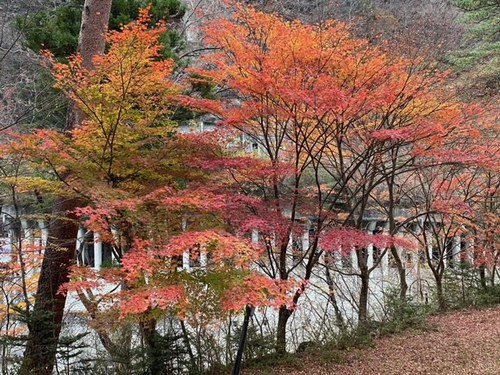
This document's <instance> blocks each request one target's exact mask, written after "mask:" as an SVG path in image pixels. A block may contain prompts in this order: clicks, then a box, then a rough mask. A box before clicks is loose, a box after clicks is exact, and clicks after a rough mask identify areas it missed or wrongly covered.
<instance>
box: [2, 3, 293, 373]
mask: <svg viewBox="0 0 500 375" xmlns="http://www.w3.org/2000/svg"><path fill="white" fill-rule="evenodd" d="M149 22H150V18H149V14H148V12H147V11H143V12H141V17H140V18H139V20H138V21H137V22H136V23H132V24H130V25H127V26H125V27H124V29H123V31H121V32H112V33H110V34H109V36H108V38H107V41H108V42H109V45H110V47H109V50H108V51H107V52H106V53H105V54H104V55H102V56H96V57H94V58H93V61H92V66H91V67H88V66H86V65H85V63H84V60H83V59H82V58H81V56H80V55H76V56H73V57H71V58H69V63H68V64H67V65H66V64H60V63H56V62H55V61H54V60H53V58H52V57H51V56H50V55H49V59H51V61H52V64H53V66H52V68H53V72H54V75H55V77H56V80H57V85H58V87H59V88H60V89H61V90H62V91H63V92H64V93H65V94H66V95H67V96H68V97H69V98H70V99H71V100H72V101H73V102H74V103H75V105H76V106H77V107H78V108H79V109H81V111H82V114H83V115H84V117H82V118H83V121H82V122H81V123H80V125H79V126H78V127H76V128H74V129H73V130H72V131H71V132H70V135H71V136H70V137H67V136H66V135H63V134H60V133H58V132H56V131H49V130H39V131H38V132H35V133H34V134H32V135H17V136H14V135H13V139H12V141H11V143H10V145H9V147H10V149H11V152H15V153H17V152H23V153H25V154H26V155H29V157H30V160H31V162H32V163H33V166H34V167H36V168H37V169H38V170H44V171H46V173H49V177H50V176H51V177H52V181H53V184H52V185H51V187H50V188H49V189H45V193H47V194H49V193H52V194H59V195H60V194H64V196H65V198H66V199H69V200H73V201H74V200H76V201H77V202H78V207H75V208H74V209H73V210H72V211H71V212H72V214H73V215H75V216H76V217H78V218H79V219H80V220H81V221H83V222H84V223H85V226H86V227H87V228H89V229H91V230H93V231H94V232H98V233H99V234H100V236H101V239H102V241H106V242H107V243H110V244H112V246H113V253H114V258H115V261H116V262H117V263H118V265H119V267H117V268H113V269H103V270H102V271H101V272H96V271H94V270H92V269H89V268H88V267H72V268H71V279H72V281H71V282H66V283H65V284H64V288H63V289H61V287H60V288H59V295H60V294H62V293H63V292H68V291H70V292H76V293H77V294H78V296H79V297H80V299H81V301H82V303H83V305H84V306H85V308H86V309H87V311H88V313H89V315H90V318H91V320H92V324H93V326H94V327H96V331H97V333H98V336H99V338H100V340H101V343H102V344H103V346H104V347H105V348H106V349H107V350H108V351H109V352H110V354H112V355H113V354H114V353H113V351H115V349H117V348H118V347H119V344H120V343H118V342H116V341H113V339H112V335H110V330H112V329H113V327H116V325H117V324H116V320H117V319H123V320H124V324H125V323H127V322H128V323H136V324H138V325H139V327H140V331H141V334H142V337H143V339H144V342H145V343H146V348H147V353H148V367H149V369H150V371H151V372H152V373H165V371H167V369H166V367H165V366H164V365H163V362H162V361H163V360H162V357H161V352H162V350H161V348H160V347H159V345H160V343H161V338H162V337H161V335H160V333H159V332H158V331H157V329H156V324H157V321H158V319H159V318H160V317H161V316H164V315H167V316H179V317H181V318H183V319H188V320H189V319H194V321H196V320H198V319H199V318H196V317H197V316H198V317H199V316H200V314H203V316H204V317H206V319H205V320H204V321H205V323H206V322H207V321H208V320H209V319H216V318H217V316H218V315H219V316H222V315H224V312H225V311H239V310H240V309H241V308H242V307H244V306H246V305H252V306H259V305H261V304H264V305H268V304H279V305H281V304H283V303H284V302H283V301H284V299H285V298H286V290H287V289H286V285H285V283H280V282H275V281H274V280H271V279H268V278H265V277H262V276H261V275H259V274H256V273H255V272H253V271H251V270H250V269H249V263H250V261H251V260H257V259H258V258H259V257H260V251H259V250H258V248H256V247H255V246H253V245H252V244H251V243H250V240H249V239H245V238H240V237H239V236H238V233H235V232H233V230H231V229H230V228H231V227H230V226H229V224H230V222H229V218H230V217H231V214H230V213H232V212H235V211H240V212H241V211H242V208H240V207H243V206H244V205H245V200H244V199H242V198H241V197H240V194H239V192H237V193H235V192H234V191H232V190H228V189H226V187H225V186H224V184H221V181H224V180H227V179H228V177H227V175H226V174H227V172H226V170H225V169H224V168H220V167H217V165H216V164H215V165H211V166H210V165H209V164H204V163H201V164H200V161H202V160H207V161H211V160H218V161H219V162H220V161H221V160H224V158H225V157H226V156H227V155H229V154H230V148H229V146H228V145H227V144H226V142H227V140H228V139H229V138H228V136H227V135H225V134H219V133H218V132H214V133H212V134H205V135H195V134H194V135H180V134H177V135H176V134H175V131H176V127H177V123H176V122H175V121H172V119H171V116H172V114H173V113H174V111H175V109H176V108H177V106H179V105H180V104H181V99H182V98H181V96H180V92H181V89H182V88H181V86H180V85H178V84H176V83H175V82H174V81H173V78H172V74H173V70H174V66H175V63H174V61H173V60H172V59H167V60H163V59H161V49H162V47H161V44H160V42H159V39H160V36H161V35H162V34H163V33H164V32H165V27H164V25H163V24H159V25H158V26H157V27H156V28H154V29H151V30H150V29H148V25H149ZM186 253H187V254H188V255H187V256H188V258H189V259H190V262H198V263H199V267H200V269H199V270H196V269H195V270H193V272H191V273H188V272H185V271H184V270H183V268H182V259H183V258H184V257H186ZM179 261H180V262H181V263H180V264H179ZM71 263H72V262H71ZM69 265H71V264H69ZM68 271H69V270H68ZM105 285H115V286H116V287H117V290H116V291H114V292H111V293H110V292H103V291H102V290H105V288H104V289H99V287H101V286H102V287H104V286H105ZM99 290H101V292H99ZM219 318H220V317H219ZM113 319H114V320H115V321H114V320H113ZM115 354H116V357H115V358H116V359H117V362H118V360H119V359H120V358H123V353H115Z"/></svg>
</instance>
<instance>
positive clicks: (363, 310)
mask: <svg viewBox="0 0 500 375" xmlns="http://www.w3.org/2000/svg"><path fill="white" fill-rule="evenodd" d="M360 277H361V289H360V291H359V311H358V324H359V325H360V326H362V325H364V324H365V323H366V321H367V320H368V292H369V285H370V284H369V283H370V274H369V273H368V272H366V270H361V275H360Z"/></svg>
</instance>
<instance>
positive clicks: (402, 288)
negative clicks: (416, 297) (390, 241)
mask: <svg viewBox="0 0 500 375" xmlns="http://www.w3.org/2000/svg"><path fill="white" fill-rule="evenodd" d="M391 255H392V257H393V258H394V262H395V263H396V267H397V269H398V276H399V298H400V299H401V301H403V302H404V301H406V293H407V292H408V283H407V282H406V268H405V265H404V263H403V262H402V261H401V257H400V256H399V253H398V250H397V249H396V247H395V246H391Z"/></svg>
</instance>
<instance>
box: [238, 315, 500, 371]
mask: <svg viewBox="0 0 500 375" xmlns="http://www.w3.org/2000/svg"><path fill="white" fill-rule="evenodd" d="M430 323H431V326H432V327H433V329H430V330H427V331H407V332H405V333H402V334H399V335H393V336H387V337H382V338H380V339H378V340H376V342H375V345H374V347H373V348H370V349H351V350H348V351H342V352H337V355H338V357H337V358H331V363H328V364H326V363H325V362H326V361H325V359H327V357H328V356H327V353H325V352H322V350H321V349H318V350H317V351H316V352H312V353H310V354H309V355H308V356H307V357H301V358H300V370H295V369H292V368H290V367H287V366H283V367H274V368H268V369H262V370H258V371H256V370H251V371H244V372H243V373H244V374H245V375H258V374H287V375H330V374H332V375H344V374H345V375H396V374H397V375H403V374H411V375H418V374H422V375H423V374H429V375H434V374H439V375H461V374H464V375H498V374H500V308H499V307H496V308H488V309H478V310H461V311H455V312H451V313H447V314H441V315H437V316H433V317H431V318H430ZM339 353H340V354H339ZM295 367H296V366H295Z"/></svg>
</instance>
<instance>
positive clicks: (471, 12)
mask: <svg viewBox="0 0 500 375" xmlns="http://www.w3.org/2000/svg"><path fill="white" fill-rule="evenodd" d="M454 4H455V5H456V6H457V7H458V8H459V9H461V10H463V11H464V12H465V15H464V18H463V19H464V21H465V22H466V23H469V24H471V25H472V27H471V30H470V32H469V38H468V40H467V47H466V48H464V49H463V50H461V51H459V52H457V53H456V55H455V56H454V59H453V60H454V61H453V62H454V63H455V65H456V66H458V67H459V68H462V69H471V70H473V71H474V72H475V79H477V80H478V81H481V82H482V89H483V93H482V94H484V93H485V91H490V90H491V91H492V92H493V93H495V91H498V87H499V85H500V2H499V1H498V0H454Z"/></svg>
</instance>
